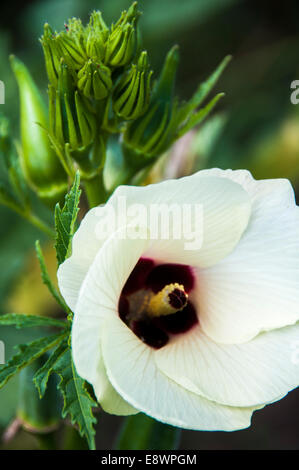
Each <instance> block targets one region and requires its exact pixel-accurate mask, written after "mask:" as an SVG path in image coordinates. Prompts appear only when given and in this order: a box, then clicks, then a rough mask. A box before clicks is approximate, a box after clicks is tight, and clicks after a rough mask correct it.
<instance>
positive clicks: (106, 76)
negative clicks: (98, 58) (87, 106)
mask: <svg viewBox="0 0 299 470" xmlns="http://www.w3.org/2000/svg"><path fill="white" fill-rule="evenodd" d="M77 86H78V88H79V90H81V91H82V93H83V95H84V96H86V97H88V98H95V99H96V100H102V99H104V98H106V96H108V94H109V92H110V90H111V88H112V80H111V72H110V69H109V68H108V67H106V66H105V65H104V64H102V63H99V62H97V63H95V62H93V61H92V60H91V59H90V60H89V61H88V62H86V64H85V65H84V66H83V67H82V69H81V70H79V72H78V82H77Z"/></svg>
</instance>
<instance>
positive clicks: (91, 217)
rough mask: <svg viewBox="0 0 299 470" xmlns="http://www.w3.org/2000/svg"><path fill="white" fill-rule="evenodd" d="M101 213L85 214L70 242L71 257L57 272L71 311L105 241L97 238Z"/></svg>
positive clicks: (89, 212)
mask: <svg viewBox="0 0 299 470" xmlns="http://www.w3.org/2000/svg"><path fill="white" fill-rule="evenodd" d="M101 211H103V209H102V208H100V207H95V208H94V209H91V210H90V211H88V212H87V214H86V215H85V217H84V219H83V220H82V221H81V224H80V227H79V229H78V230H77V231H76V233H75V234H74V237H73V240H72V255H71V257H70V258H68V259H67V260H66V261H64V263H62V264H61V265H60V266H59V268H58V272H57V278H58V285H59V289H60V291H61V293H62V295H63V298H64V299H65V301H66V303H67V305H68V306H69V307H70V309H71V310H74V309H75V306H76V302H77V300H78V295H79V290H80V287H81V284H82V282H83V280H84V278H85V276H86V273H87V271H88V269H89V267H90V265H91V263H92V261H93V260H94V257H95V256H96V254H97V252H98V250H99V249H100V247H101V246H102V244H103V243H104V241H105V240H103V239H100V238H98V237H97V230H96V227H97V224H98V223H99V220H100V214H101Z"/></svg>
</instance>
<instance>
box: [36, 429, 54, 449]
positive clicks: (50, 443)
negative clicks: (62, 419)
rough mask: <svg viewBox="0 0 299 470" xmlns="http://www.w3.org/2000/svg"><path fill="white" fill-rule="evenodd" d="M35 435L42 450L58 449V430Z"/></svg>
mask: <svg viewBox="0 0 299 470" xmlns="http://www.w3.org/2000/svg"><path fill="white" fill-rule="evenodd" d="M35 437H36V440H37V442H38V446H39V448H40V450H57V442H56V432H49V433H45V434H36V435H35Z"/></svg>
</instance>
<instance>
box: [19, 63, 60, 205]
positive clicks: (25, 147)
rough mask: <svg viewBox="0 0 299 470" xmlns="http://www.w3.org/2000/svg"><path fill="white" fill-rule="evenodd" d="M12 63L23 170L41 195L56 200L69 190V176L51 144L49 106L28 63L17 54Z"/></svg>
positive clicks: (45, 199) (47, 199) (48, 200)
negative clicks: (16, 87)
mask: <svg viewBox="0 0 299 470" xmlns="http://www.w3.org/2000/svg"><path fill="white" fill-rule="evenodd" d="M11 65H12V69H13V72H14V74H15V77H16V79H17V83H18V87H19V94H20V108H21V109H20V116H21V122H20V125H21V142H22V152H21V155H20V157H21V166H22V169H23V173H24V176H25V179H26V180H27V182H28V183H29V185H30V186H31V187H32V188H33V189H34V190H35V191H36V193H37V194H38V196H39V197H40V198H41V199H42V200H43V201H44V202H45V203H47V204H48V203H49V204H52V203H55V202H57V201H58V200H60V198H61V197H62V196H63V195H64V194H65V192H66V191H67V176H66V173H65V171H64V169H63V168H62V165H61V163H60V161H59V159H58V157H57V155H56V153H55V152H54V150H53V148H52V147H51V145H50V141H49V137H48V132H47V130H46V129H48V119H47V108H46V106H45V104H44V102H43V100H42V97H41V95H40V93H39V90H38V88H37V86H36V85H35V83H34V81H33V79H32V77H31V75H30V73H29V71H28V69H27V68H26V67H25V65H24V64H23V63H22V62H21V61H20V60H18V59H17V58H15V57H11Z"/></svg>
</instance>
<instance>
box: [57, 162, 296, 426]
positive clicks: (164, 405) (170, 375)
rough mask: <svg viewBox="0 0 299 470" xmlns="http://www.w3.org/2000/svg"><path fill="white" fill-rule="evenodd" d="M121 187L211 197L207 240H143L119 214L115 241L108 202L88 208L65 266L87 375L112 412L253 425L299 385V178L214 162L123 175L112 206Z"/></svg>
mask: <svg viewBox="0 0 299 470" xmlns="http://www.w3.org/2000/svg"><path fill="white" fill-rule="evenodd" d="M120 196H122V197H125V198H126V201H127V205H128V206H129V205H130V204H134V203H136V202H138V203H139V204H144V205H145V207H150V205H152V204H159V203H164V204H173V203H177V204H179V205H180V206H183V205H184V204H185V205H186V204H201V205H202V208H203V213H202V214H203V219H202V230H203V233H202V235H203V239H202V246H201V248H200V249H198V250H196V251H194V250H193V251H192V250H186V249H185V248H184V242H185V241H184V240H182V239H179V240H176V239H170V240H165V239H162V238H163V237H160V238H159V239H155V240H150V239H146V237H143V238H138V237H136V239H132V237H128V236H125V234H127V232H126V230H127V229H126V227H125V226H124V225H126V223H125V224H124V225H123V224H122V226H115V224H114V223H113V222H115V221H112V220H111V226H110V227H108V231H107V235H106V239H105V240H103V239H101V237H99V224H100V225H101V223H103V220H104V217H103V214H104V212H103V211H105V208H104V207H102V208H96V209H92V210H90V211H89V212H88V213H87V215H86V216H85V218H84V219H83V221H82V223H81V225H80V227H79V229H78V231H77V232H76V234H75V236H74V238H73V245H72V248H73V251H72V256H71V257H70V258H69V259H67V260H66V261H65V262H64V263H63V264H62V265H61V266H60V268H59V271H58V280H59V287H60V290H61V292H62V294H63V296H64V298H65V300H66V302H67V303H68V305H69V306H70V308H71V309H72V310H73V311H74V322H73V328H72V353H73V359H74V363H75V366H76V368H77V371H78V373H79V375H80V376H82V377H83V378H84V379H86V380H87V381H88V382H89V383H90V384H92V386H93V388H94V391H95V394H96V396H97V398H98V401H99V403H100V404H101V406H102V407H103V409H104V410H106V411H108V412H110V413H113V414H120V415H126V414H133V413H137V412H139V411H142V412H144V413H146V414H148V415H149V416H152V417H153V418H156V419H157V420H160V421H162V422H166V423H169V424H172V425H176V426H181V427H184V428H189V429H198V430H226V431H232V430H236V429H242V428H245V427H248V426H249V425H250V419H251V415H252V413H253V411H254V410H256V409H259V408H262V407H263V406H265V405H266V404H268V403H271V402H274V401H276V400H279V399H281V398H282V397H283V396H284V395H286V394H287V393H288V392H289V391H290V390H292V389H293V388H295V387H297V386H298V384H299V364H298V361H294V360H292V357H294V344H297V343H298V338H299V323H297V324H296V322H298V320H299V209H298V207H297V206H296V204H295V200H294V194H293V190H292V187H291V185H290V183H289V182H288V181H287V180H284V179H277V180H261V181H256V180H254V179H253V178H252V176H251V175H250V173H249V172H247V171H243V170H240V171H231V170H227V171H223V170H219V169H214V170H204V171H200V172H198V173H196V174H195V175H192V176H189V177H185V178H181V179H179V180H169V181H164V182H162V183H159V184H153V185H149V186H146V187H130V186H121V187H119V188H118V189H117V190H116V191H115V192H114V194H113V195H112V197H111V198H110V200H109V201H108V203H107V205H108V206H111V207H114V208H116V206H117V200H118V198H119V197H120ZM108 206H107V207H108ZM122 219H123V221H124V220H125V222H126V219H124V218H122ZM130 223H131V221H129V220H128V221H127V224H128V225H129V224H130ZM194 223H195V222H194ZM100 228H101V227H100ZM147 228H148V227H147ZM100 232H101V230H100ZM120 235H123V236H120ZM165 286H167V287H165ZM163 288H164V289H163ZM175 312H176V313H175Z"/></svg>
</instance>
